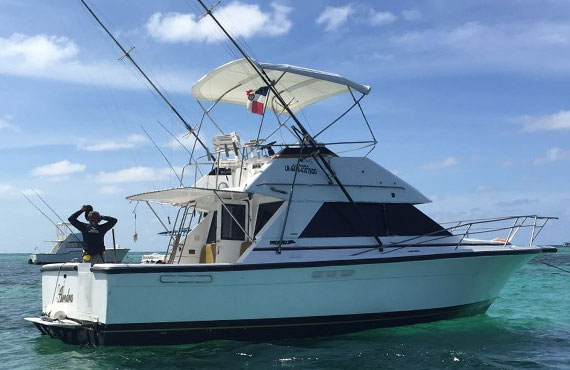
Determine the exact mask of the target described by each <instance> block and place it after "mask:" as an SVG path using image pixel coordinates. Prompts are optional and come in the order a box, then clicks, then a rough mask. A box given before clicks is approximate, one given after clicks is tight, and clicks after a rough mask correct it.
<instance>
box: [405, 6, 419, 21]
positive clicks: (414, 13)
mask: <svg viewBox="0 0 570 370" xmlns="http://www.w3.org/2000/svg"><path fill="white" fill-rule="evenodd" d="M402 18H404V19H405V20H407V21H419V20H420V19H422V14H421V13H420V12H419V11H418V10H417V9H407V10H404V11H403V12H402Z"/></svg>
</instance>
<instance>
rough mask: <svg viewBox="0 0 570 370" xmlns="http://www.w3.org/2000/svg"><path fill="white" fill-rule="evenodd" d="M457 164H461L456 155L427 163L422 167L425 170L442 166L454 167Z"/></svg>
mask: <svg viewBox="0 0 570 370" xmlns="http://www.w3.org/2000/svg"><path fill="white" fill-rule="evenodd" d="M457 164H459V161H458V160H457V159H456V158H455V157H447V158H444V159H442V160H441V161H436V162H430V163H426V164H425V165H423V166H422V168H423V169H424V170H436V169H440V168H446V167H453V166H455V165H457Z"/></svg>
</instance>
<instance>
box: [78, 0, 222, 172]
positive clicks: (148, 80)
mask: <svg viewBox="0 0 570 370" xmlns="http://www.w3.org/2000/svg"><path fill="white" fill-rule="evenodd" d="M80 1H81V3H82V4H83V5H84V6H85V8H86V9H87V10H88V11H89V13H90V14H91V15H92V16H93V18H94V19H95V20H96V21H97V23H99V25H100V26H101V27H102V28H103V30H105V32H106V33H107V35H109V37H111V39H113V41H114V42H115V44H116V45H117V46H118V47H119V49H121V51H122V52H123V55H122V56H121V58H119V60H123V59H125V58H127V59H128V60H129V61H130V62H131V63H132V64H133V65H134V66H135V67H136V69H137V70H138V71H139V72H140V74H141V75H142V76H143V77H144V78H145V79H146V81H147V82H148V83H149V84H150V86H152V88H153V89H154V91H156V93H157V94H158V95H159V96H160V97H161V98H162V100H163V101H164V102H165V103H166V105H168V107H169V108H170V109H171V110H172V112H174V114H175V115H176V117H178V119H180V121H181V122H182V124H184V126H185V127H186V128H187V129H188V131H190V133H191V134H192V135H194V137H195V138H196V140H197V141H198V142H199V143H200V145H202V147H203V148H204V149H205V150H206V154H208V157H210V158H211V159H212V161H214V162H215V161H216V158H215V157H214V155H213V154H212V153H210V151H209V150H208V147H207V146H206V145H205V144H204V143H203V142H202V140H200V138H199V137H198V135H196V133H195V132H194V129H193V128H192V126H190V125H189V124H188V122H186V120H185V119H184V117H182V115H181V114H180V113H178V110H177V109H176V108H175V107H174V106H173V105H172V104H171V103H170V101H169V100H168V99H167V98H166V96H164V94H163V93H162V92H161V91H160V89H159V88H158V87H156V85H155V84H154V83H153V82H152V80H151V79H150V78H149V77H148V76H147V75H146V73H144V71H143V70H142V69H141V67H139V65H138V64H137V62H135V60H134V59H133V58H132V57H131V55H130V52H131V51H132V50H133V49H134V47H131V48H130V49H129V50H128V51H127V50H125V48H124V47H123V45H121V43H120V42H119V41H117V39H116V38H115V36H113V34H112V33H111V31H109V30H108V29H107V27H105V25H104V24H103V22H101V20H99V17H97V15H96V14H95V13H94V12H93V10H91V8H90V7H89V6H88V5H87V3H86V2H85V0H80Z"/></svg>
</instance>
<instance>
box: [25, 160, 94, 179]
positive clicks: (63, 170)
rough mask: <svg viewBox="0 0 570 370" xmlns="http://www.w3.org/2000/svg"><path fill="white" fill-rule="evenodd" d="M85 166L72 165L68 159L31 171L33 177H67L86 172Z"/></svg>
mask: <svg viewBox="0 0 570 370" xmlns="http://www.w3.org/2000/svg"><path fill="white" fill-rule="evenodd" d="M86 167H87V166H85V165H84V164H80V163H72V162H70V161H68V160H67V159H65V160H63V161H59V162H55V163H50V164H46V165H45V166H40V167H36V168H34V169H33V170H32V171H31V174H32V175H33V176H65V175H71V174H73V173H77V172H83V171H85V168H86Z"/></svg>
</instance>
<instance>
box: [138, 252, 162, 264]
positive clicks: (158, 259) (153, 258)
mask: <svg viewBox="0 0 570 370" xmlns="http://www.w3.org/2000/svg"><path fill="white" fill-rule="evenodd" d="M165 260H166V254H164V253H156V252H154V253H151V254H143V256H142V258H141V263H164V261H165Z"/></svg>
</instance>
